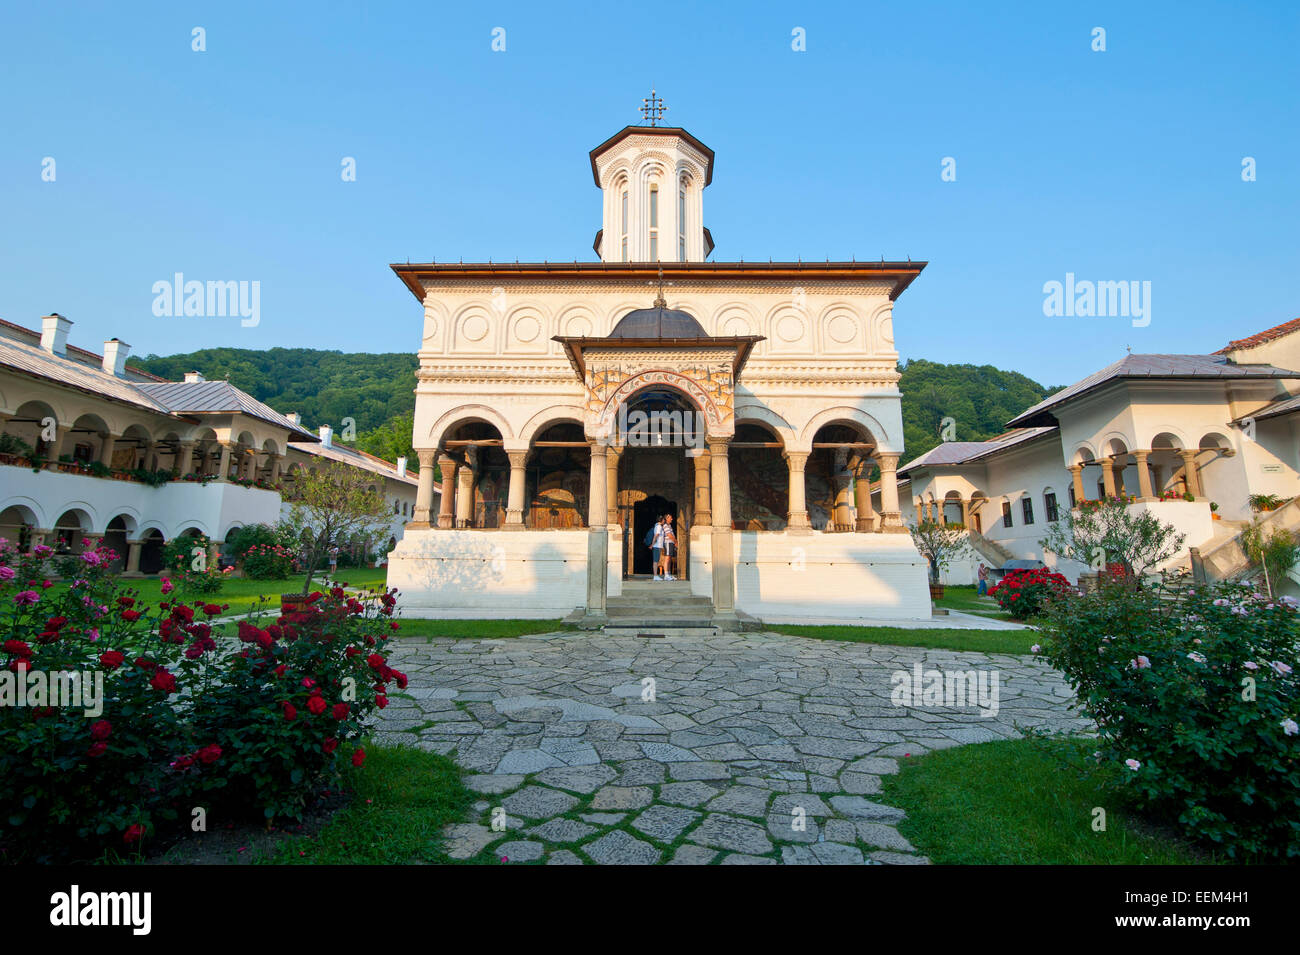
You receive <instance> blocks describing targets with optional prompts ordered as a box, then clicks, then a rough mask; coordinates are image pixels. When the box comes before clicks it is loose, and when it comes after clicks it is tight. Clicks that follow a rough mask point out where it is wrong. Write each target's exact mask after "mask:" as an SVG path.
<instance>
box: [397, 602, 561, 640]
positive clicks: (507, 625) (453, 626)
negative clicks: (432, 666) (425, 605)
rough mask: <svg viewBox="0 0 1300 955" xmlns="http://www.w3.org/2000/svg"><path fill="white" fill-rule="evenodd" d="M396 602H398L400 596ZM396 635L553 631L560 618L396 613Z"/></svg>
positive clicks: (475, 636) (486, 637) (499, 634)
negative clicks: (470, 617) (427, 616)
mask: <svg viewBox="0 0 1300 955" xmlns="http://www.w3.org/2000/svg"><path fill="white" fill-rule="evenodd" d="M398 606H399V607H400V606H401V603H400V600H399V602H398ZM397 622H398V623H400V624H401V625H402V629H401V630H400V631H398V634H397V635H398V636H399V637H423V638H425V639H426V640H432V639H433V638H434V637H451V638H453V639H457V640H461V639H480V640H491V639H500V638H503V637H522V636H526V635H527V634H530V633H552V632H554V631H556V630H559V629H561V627H560V621H559V620H421V619H416V618H405V617H399V618H398V621H397Z"/></svg>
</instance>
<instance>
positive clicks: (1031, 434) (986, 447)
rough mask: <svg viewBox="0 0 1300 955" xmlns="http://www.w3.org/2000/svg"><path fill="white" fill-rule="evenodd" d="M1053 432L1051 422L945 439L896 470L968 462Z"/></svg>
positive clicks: (902, 471)
mask: <svg viewBox="0 0 1300 955" xmlns="http://www.w3.org/2000/svg"><path fill="white" fill-rule="evenodd" d="M1055 432H1056V428H1055V426H1049V427H1041V428H1015V429H1013V430H1011V431H1005V432H1003V433H1002V434H999V435H997V436H996V437H992V438H989V439H988V440H987V441H945V442H944V443H943V444H940V445H938V446H937V447H934V448H931V449H930V450H929V451H927V452H925V454H923V455H921V456H920V457H918V458H916V459H915V460H913V461H909V462H908V463H907V464H905V465H903V466H902V467H901V468H899V469H898V473H899V474H903V473H904V472H906V471H911V470H915V469H916V468H921V467H942V466H944V465H948V466H953V465H959V464H972V463H974V462H975V461H979V460H981V459H983V458H986V457H988V456H989V455H991V454H996V453H997V452H999V451H1006V450H1007V449H1008V448H1014V447H1016V446H1017V445H1021V444H1024V443H1025V442H1027V441H1032V440H1034V439H1035V438H1041V437H1042V436H1043V435H1046V434H1053V433H1055Z"/></svg>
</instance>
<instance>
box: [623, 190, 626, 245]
mask: <svg viewBox="0 0 1300 955" xmlns="http://www.w3.org/2000/svg"><path fill="white" fill-rule="evenodd" d="M622 231H623V235H627V190H626V189H624V190H623V230H622Z"/></svg>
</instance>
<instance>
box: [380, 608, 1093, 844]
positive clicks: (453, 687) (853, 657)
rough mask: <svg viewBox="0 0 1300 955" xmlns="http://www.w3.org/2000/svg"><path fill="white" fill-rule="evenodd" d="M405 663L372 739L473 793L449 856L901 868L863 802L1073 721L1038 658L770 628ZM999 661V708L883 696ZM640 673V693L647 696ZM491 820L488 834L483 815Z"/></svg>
mask: <svg viewBox="0 0 1300 955" xmlns="http://www.w3.org/2000/svg"><path fill="white" fill-rule="evenodd" d="M390 649H391V650H392V654H391V656H392V658H393V663H394V665H395V666H397V667H398V668H399V669H402V670H405V671H406V672H407V673H408V675H409V676H410V685H409V686H408V688H407V690H406V692H405V693H404V694H394V695H393V696H392V698H391V702H390V703H389V706H388V708H387V709H385V710H382V711H380V713H379V718H378V719H377V721H376V725H375V727H374V731H375V735H376V738H377V739H379V740H381V741H387V742H405V743H412V742H414V743H415V744H416V745H418V746H420V747H422V748H424V749H428V750H433V751H435V752H439V753H444V754H448V755H450V756H451V757H452V758H454V759H455V760H456V761H457V762H458V763H459V764H460V765H461V766H463V767H464V768H465V769H466V770H468V771H469V772H468V773H467V774H466V777H465V780H466V785H467V786H469V788H471V789H473V790H475V791H476V792H478V793H480V794H482V796H483V798H482V799H481V800H479V801H478V802H477V803H476V804H475V806H474V815H473V818H471V819H469V820H467V821H466V822H465V823H463V824H460V825H455V826H451V827H449V828H448V830H447V833H446V839H447V843H446V844H447V849H448V852H449V854H450V855H452V856H453V857H454V858H472V857H474V856H477V855H479V854H480V853H486V852H488V851H489V850H490V851H491V852H492V853H493V854H495V855H496V856H499V857H505V858H507V859H509V860H510V861H512V862H529V861H538V860H545V862H546V863H547V864H548V865H565V864H570V865H572V864H582V863H587V862H594V863H599V864H650V863H669V864H675V865H683V864H684V865H703V864H709V863H711V862H714V861H715V860H717V859H718V858H719V856H721V860H720V861H721V863H722V864H723V865H746V864H759V865H772V864H776V863H784V864H794V865H828V864H882V863H883V864H916V863H925V862H927V861H928V860H927V859H925V858H924V857H923V856H920V855H917V854H916V852H915V850H914V848H913V847H912V845H911V844H910V843H908V841H907V840H906V839H905V838H903V837H902V836H901V835H900V834H899V832H898V829H897V824H898V822H899V820H900V819H902V818H903V813H902V812H901V811H900V810H898V809H895V808H892V807H890V806H887V805H884V804H883V803H881V802H880V801H879V799H878V798H877V794H878V793H879V792H880V789H881V777H882V776H885V775H888V774H890V773H894V772H897V771H898V763H899V760H901V759H906V758H908V757H909V756H918V755H920V754H922V753H926V752H928V751H930V750H934V749H942V748H944V747H949V746H957V745H960V744H962V743H975V742H981V741H985V740H994V739H1003V738H1011V737H1016V736H1019V735H1021V734H1020V733H1019V732H1018V731H1017V727H1018V726H1019V727H1033V728H1037V729H1043V730H1052V731H1055V730H1071V731H1087V730H1088V729H1089V725H1088V724H1087V723H1086V722H1085V721H1084V720H1082V719H1080V718H1078V717H1077V716H1075V715H1073V714H1072V712H1071V711H1070V710H1069V709H1068V704H1069V702H1070V700H1071V698H1072V694H1071V691H1070V690H1069V688H1068V687H1067V686H1066V685H1065V683H1064V681H1063V680H1062V678H1061V676H1060V674H1058V673H1056V672H1055V671H1053V670H1052V669H1051V668H1049V667H1048V666H1047V665H1046V664H1044V663H1042V662H1040V661H1038V660H1036V659H1033V658H1030V657H1021V656H1015V655H1007V654H984V653H970V652H955V651H950V650H927V649H923V648H919V647H891V646H880V645H874V644H864V643H843V642H837V641H830V640H812V639H807V638H803V637H792V636H786V635H783V634H776V633H766V632H764V633H743V634H723V635H720V636H702V637H693V638H692V637H680V638H679V637H674V638H671V639H639V638H635V637H609V636H605V635H602V634H595V635H592V634H587V633H575V632H568V631H566V632H561V633H551V634H542V635H537V636H530V637H522V638H516V639H507V640H451V639H435V640H433V641H432V642H430V643H423V642H419V643H417V642H415V641H409V642H407V641H394V643H393V644H391V645H390ZM917 663H920V664H922V665H923V667H924V668H925V669H926V670H929V669H937V670H940V671H944V672H951V671H954V670H971V669H978V670H995V671H997V672H998V673H999V674H1000V694H999V703H1000V709H999V711H998V713H997V715H996V716H992V717H984V716H981V715H980V712H979V710H977V709H976V708H974V707H973V706H972V707H967V708H965V709H956V708H951V709H944V708H934V707H932V708H925V707H899V706H895V705H894V704H893V703H892V702H891V698H890V693H891V689H892V684H891V675H892V674H893V673H894V672H896V671H899V670H904V671H907V672H909V673H911V672H913V668H914V665H915V664H917ZM647 678H649V679H651V680H653V681H654V682H653V689H654V701H653V702H648V701H645V700H644V699H643V691H644V686H643V682H642V681H643V680H646V679H647ZM494 812H495V814H496V816H497V817H498V818H502V813H504V817H503V818H504V823H505V829H504V831H494V830H493V828H492V827H491V820H492V818H493V814H494Z"/></svg>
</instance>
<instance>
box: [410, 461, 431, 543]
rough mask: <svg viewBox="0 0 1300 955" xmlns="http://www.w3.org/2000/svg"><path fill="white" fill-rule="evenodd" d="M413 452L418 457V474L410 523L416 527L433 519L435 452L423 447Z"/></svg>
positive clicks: (423, 525)
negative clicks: (413, 511) (413, 510)
mask: <svg viewBox="0 0 1300 955" xmlns="http://www.w3.org/2000/svg"><path fill="white" fill-rule="evenodd" d="M415 454H416V457H418V458H419V459H420V476H419V483H418V485H417V486H416V490H415V514H413V515H412V517H413V520H412V521H411V523H412V524H413V525H415V526H416V527H428V526H429V524H430V523H431V521H432V519H433V483H434V482H433V474H434V469H433V465H434V460H435V459H436V457H437V452H436V451H434V450H433V449H432V448H424V449H421V450H418V451H416V452H415Z"/></svg>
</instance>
